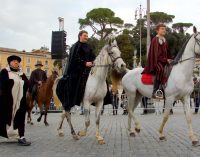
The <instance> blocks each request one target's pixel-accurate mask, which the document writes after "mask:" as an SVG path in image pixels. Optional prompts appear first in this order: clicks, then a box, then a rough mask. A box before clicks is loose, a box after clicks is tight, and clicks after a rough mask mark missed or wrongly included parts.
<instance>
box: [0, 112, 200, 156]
mask: <svg viewBox="0 0 200 157" xmlns="http://www.w3.org/2000/svg"><path fill="white" fill-rule="evenodd" d="M110 113H111V112H110V111H109V113H108V112H105V115H104V116H102V119H101V133H102V135H103V137H104V138H105V140H106V144H105V145H98V144H97V142H96V140H95V123H94V113H92V115H91V126H90V128H89V132H88V135H87V136H86V137H83V138H81V139H80V140H79V141H74V140H73V139H72V137H71V135H70V130H69V127H68V125H67V122H66V120H65V123H64V132H65V136H64V137H58V136H57V132H56V128H57V123H58V121H59V118H60V117H59V116H60V113H50V114H48V121H49V123H50V126H48V127H46V126H45V125H44V124H43V123H38V122H36V118H37V117H38V115H37V116H36V115H33V119H34V122H35V124H34V125H33V126H30V125H27V126H26V137H27V138H28V139H30V140H31V141H32V145H31V146H30V147H20V146H17V144H16V143H13V142H6V140H5V139H3V138H0V157H36V156H37V157H121V156H123V157H179V156H180V157H198V156H200V147H197V148H194V147H192V146H191V143H190V141H189V139H188V136H187V135H188V134H187V126H186V121H185V117H184V115H183V112H182V110H180V109H177V110H175V113H174V115H172V116H171V117H170V120H169V121H168V124H167V126H166V128H165V133H166V136H167V141H165V142H160V141H159V139H158V132H157V129H158V128H159V124H160V121H161V118H162V115H155V114H149V115H140V113H141V110H137V113H136V115H137V117H138V118H139V120H140V121H141V125H142V131H141V133H140V134H138V135H137V136H136V137H134V138H133V137H132V138H131V137H129V135H128V132H127V116H123V115H121V111H120V113H119V114H120V115H118V116H113V115H112V114H110ZM72 119H73V124H74V127H75V129H76V131H78V130H80V129H81V128H82V127H83V124H84V119H83V116H81V115H79V114H78V113H77V114H75V115H73V118H72ZM199 119H200V114H199V115H194V116H193V126H194V130H195V132H196V133H197V134H198V136H199V137H200V120H199Z"/></svg>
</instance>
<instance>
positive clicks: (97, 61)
mask: <svg viewBox="0 0 200 157" xmlns="http://www.w3.org/2000/svg"><path fill="white" fill-rule="evenodd" d="M107 47H108V45H107V44H106V45H105V46H104V47H103V48H102V49H101V51H100V52H99V54H98V55H97V57H96V59H95V61H94V63H95V65H101V64H102V60H103V56H104V55H103V52H104V51H105V49H106V48H107ZM96 70H97V66H94V67H92V69H91V72H90V73H91V74H94V73H96Z"/></svg>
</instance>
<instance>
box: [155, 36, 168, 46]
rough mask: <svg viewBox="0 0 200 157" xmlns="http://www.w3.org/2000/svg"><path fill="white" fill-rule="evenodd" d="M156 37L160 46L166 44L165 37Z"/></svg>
mask: <svg viewBox="0 0 200 157" xmlns="http://www.w3.org/2000/svg"><path fill="white" fill-rule="evenodd" d="M156 37H157V38H158V42H159V44H160V45H162V44H163V43H165V42H166V39H165V37H161V36H159V35H156Z"/></svg>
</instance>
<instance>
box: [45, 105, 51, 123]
mask: <svg viewBox="0 0 200 157" xmlns="http://www.w3.org/2000/svg"><path fill="white" fill-rule="evenodd" d="M47 104H50V102H49V103H46V104H44V105H45V111H44V124H45V125H46V126H49V123H48V122H47V111H48V108H49V105H47Z"/></svg>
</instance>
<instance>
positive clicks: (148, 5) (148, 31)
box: [147, 0, 151, 56]
mask: <svg viewBox="0 0 200 157" xmlns="http://www.w3.org/2000/svg"><path fill="white" fill-rule="evenodd" d="M150 42H151V37H150V0H147V56H148V51H149V46H150Z"/></svg>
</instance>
